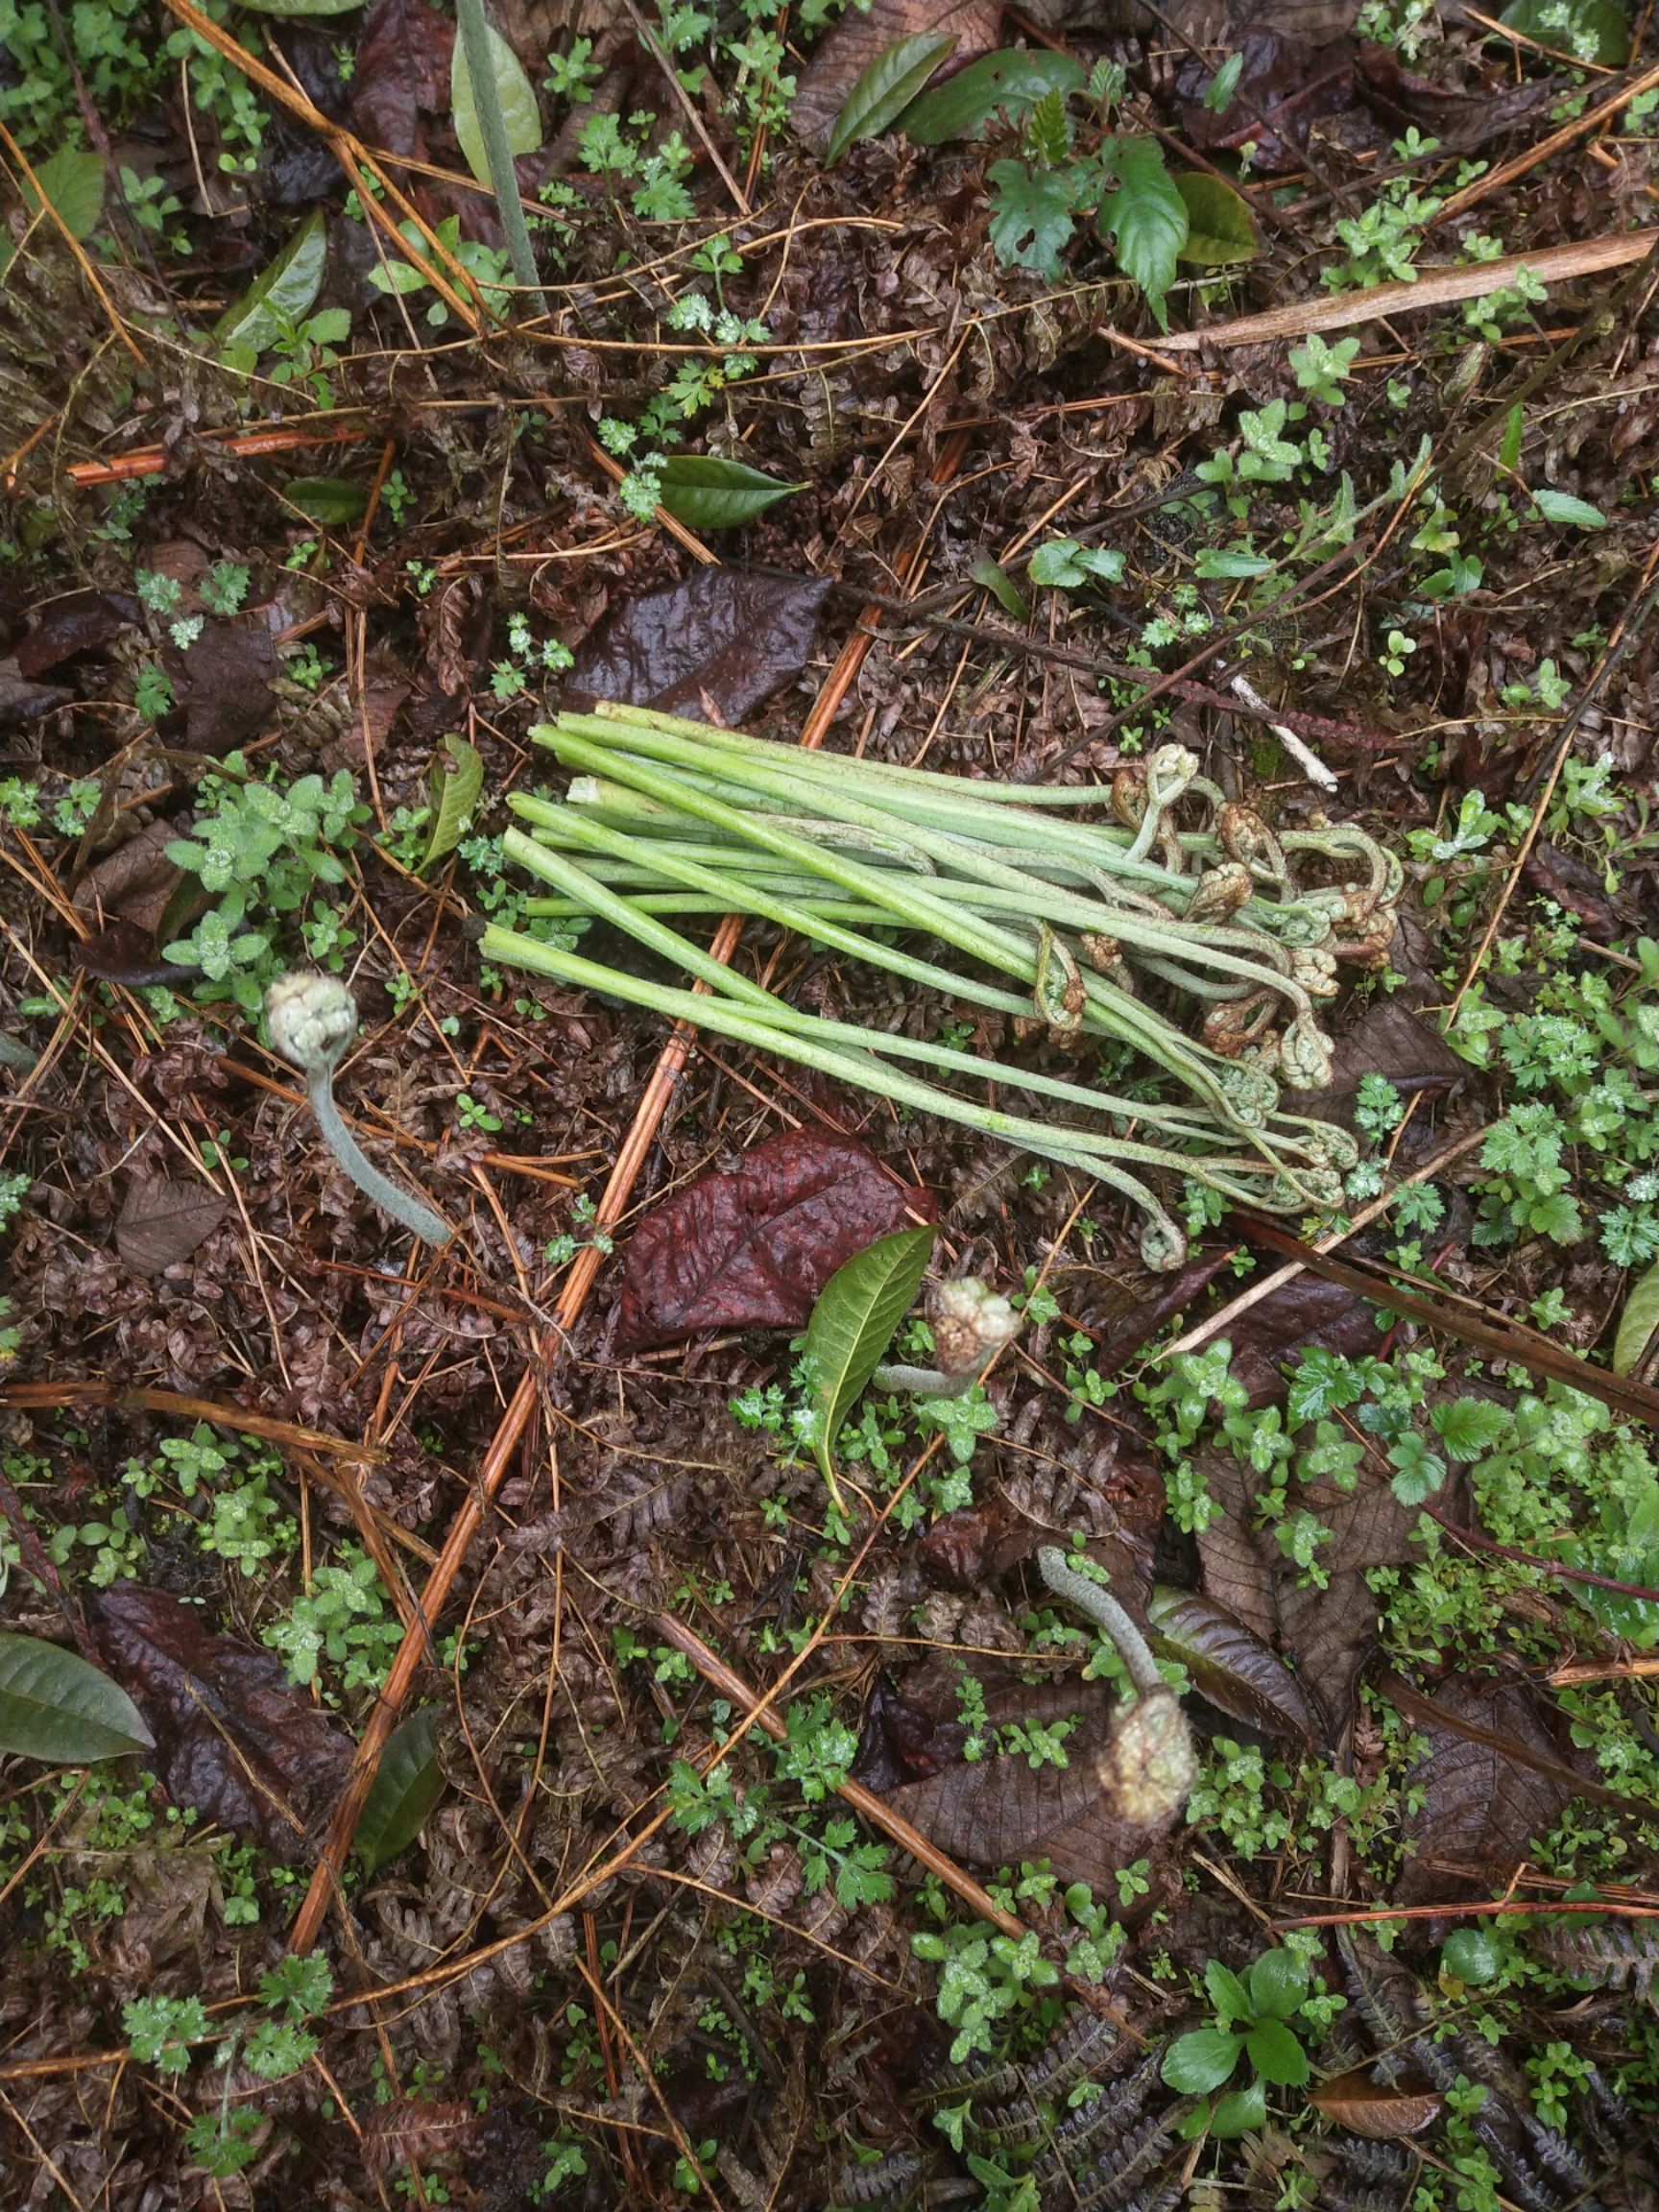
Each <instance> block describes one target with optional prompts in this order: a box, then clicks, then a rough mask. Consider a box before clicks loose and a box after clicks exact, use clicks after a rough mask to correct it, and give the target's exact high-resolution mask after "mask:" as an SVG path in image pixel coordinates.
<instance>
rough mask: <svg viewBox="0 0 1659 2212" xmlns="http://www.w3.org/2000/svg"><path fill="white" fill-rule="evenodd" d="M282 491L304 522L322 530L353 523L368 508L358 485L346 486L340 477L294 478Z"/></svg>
mask: <svg viewBox="0 0 1659 2212" xmlns="http://www.w3.org/2000/svg"><path fill="white" fill-rule="evenodd" d="M282 489H283V491H284V492H285V493H287V495H288V497H289V498H290V499H291V500H292V501H293V502H294V505H295V506H296V507H298V508H299V510H300V512H301V515H303V516H304V517H305V518H306V520H307V521H308V522H320V523H322V525H323V527H324V528H325V530H326V529H330V528H335V527H338V526H339V525H341V524H344V523H347V522H355V521H356V520H357V518H358V517H359V516H360V515H361V514H362V513H363V511H364V509H365V508H366V507H367V506H368V504H369V494H368V493H367V492H365V491H364V489H363V487H362V486H361V485H360V484H348V483H347V481H346V479H345V477H344V476H294V477H291V478H290V479H289V481H288V482H287V483H286V484H284V485H283V487H282Z"/></svg>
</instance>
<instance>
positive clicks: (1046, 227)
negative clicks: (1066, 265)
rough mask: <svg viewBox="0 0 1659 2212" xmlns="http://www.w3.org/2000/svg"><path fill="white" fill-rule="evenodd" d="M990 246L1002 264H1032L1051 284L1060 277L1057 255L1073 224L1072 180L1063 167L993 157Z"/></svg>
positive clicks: (1029, 266)
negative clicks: (1033, 165) (1035, 166)
mask: <svg viewBox="0 0 1659 2212" xmlns="http://www.w3.org/2000/svg"><path fill="white" fill-rule="evenodd" d="M985 179H986V181H987V183H988V184H989V185H990V186H991V245H992V249H993V251H994V252H995V253H996V255H997V258H998V261H1000V262H1001V263H1002V265H1003V267H1004V268H1011V269H1032V270H1035V271H1036V273H1037V275H1038V276H1041V277H1043V278H1044V279H1045V280H1046V282H1048V283H1050V284H1054V283H1058V281H1059V278H1060V255H1061V252H1062V251H1063V250H1064V249H1065V248H1066V247H1067V246H1068V245H1069V244H1070V240H1071V233H1072V231H1073V230H1075V228H1077V226H1076V224H1075V223H1074V222H1073V221H1072V220H1071V200H1072V194H1073V192H1074V190H1075V183H1074V180H1073V179H1072V177H1071V176H1070V172H1069V171H1067V170H1063V169H1027V168H1026V166H1025V164H1024V162H1023V161H993V162H992V164H991V166H990V168H989V169H987V170H986V172H985Z"/></svg>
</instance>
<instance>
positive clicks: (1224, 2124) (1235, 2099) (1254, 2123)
mask: <svg viewBox="0 0 1659 2212" xmlns="http://www.w3.org/2000/svg"><path fill="white" fill-rule="evenodd" d="M1266 2125H1267V2084H1266V2083H1265V2082H1264V2081H1252V2082H1251V2084H1250V2086H1249V2087H1248V2088H1247V2089H1234V2090H1231V2091H1230V2092H1229V2093H1228V2095H1227V2096H1225V2097H1223V2098H1222V2099H1221V2100H1220V2101H1219V2103H1218V2104H1216V2106H1215V2109H1214V2112H1212V2113H1211V2115H1210V2132H1211V2134H1212V2135H1214V2136H1216V2137H1218V2138H1219V2139H1220V2140H1221V2141H1222V2142H1223V2143H1231V2142H1232V2141H1234V2140H1235V2138H1236V2137H1238V2136H1239V2135H1252V2134H1254V2133H1255V2131H1256V2129H1257V2128H1264V2127H1265V2126H1266Z"/></svg>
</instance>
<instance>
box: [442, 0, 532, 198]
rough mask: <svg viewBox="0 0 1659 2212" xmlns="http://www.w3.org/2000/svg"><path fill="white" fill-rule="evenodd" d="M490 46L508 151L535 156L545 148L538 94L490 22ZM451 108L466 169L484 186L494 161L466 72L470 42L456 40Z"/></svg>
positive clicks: (451, 66) (467, 72) (451, 79)
mask: <svg viewBox="0 0 1659 2212" xmlns="http://www.w3.org/2000/svg"><path fill="white" fill-rule="evenodd" d="M484 29H485V31H486V33H487V34H488V36H489V40H490V74H491V76H492V77H493V80H494V84H495V96H496V98H497V99H498V100H499V101H500V103H501V120H502V121H503V122H504V123H505V124H506V126H507V146H508V150H509V152H510V153H513V154H534V153H535V151H536V149H537V148H538V147H539V146H540V145H541V109H540V108H538V107H537V105H536V89H535V86H534V85H533V84H531V82H530V80H529V78H528V77H527V76H526V75H525V74H524V65H523V63H522V62H521V61H520V60H519V59H518V57H517V54H515V53H514V51H513V49H512V47H511V46H509V45H508V43H507V41H506V39H505V38H503V37H502V36H501V34H500V32H499V31H497V30H496V28H495V26H494V24H493V23H490V22H486V24H485V26H484ZM449 102H450V106H451V107H452V108H453V109H454V111H455V135H456V137H457V139H459V141H460V144H461V151H462V153H463V154H464V155H465V156H467V166H468V168H469V169H470V170H471V172H472V174H473V176H474V177H476V178H477V180H478V181H479V183H480V184H488V183H489V181H490V157H489V156H488V155H487V154H486V153H485V151H484V127H483V125H482V124H481V123H480V122H479V120H478V103H477V102H476V100H475V99H474V98H473V96H472V76H471V72H470V71H469V68H468V66H467V41H466V40H465V39H464V38H457V39H456V41H455V55H454V59H453V60H452V61H451V62H450V64H449Z"/></svg>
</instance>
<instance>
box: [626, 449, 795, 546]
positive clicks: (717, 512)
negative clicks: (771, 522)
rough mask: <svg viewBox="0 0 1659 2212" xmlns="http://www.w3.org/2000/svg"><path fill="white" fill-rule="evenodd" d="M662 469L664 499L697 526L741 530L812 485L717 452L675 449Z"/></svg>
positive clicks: (675, 512) (689, 524) (680, 519)
mask: <svg viewBox="0 0 1659 2212" xmlns="http://www.w3.org/2000/svg"><path fill="white" fill-rule="evenodd" d="M659 474H660V481H661V491H660V492H659V493H658V495H657V496H658V501H659V504H660V505H661V506H662V507H663V508H665V509H666V510H667V512H668V513H669V514H670V515H672V516H673V517H674V519H675V520H676V521H677V522H684V523H685V526H686V527H687V529H691V530H735V529H736V528H737V527H738V526H739V524H741V523H744V522H753V521H754V519H755V517H756V516H757V515H764V514H765V512H766V510H767V508H768V507H774V506H776V505H777V503H778V501H779V500H780V499H787V498H788V496H789V494H790V493H791V492H805V489H806V486H805V483H800V484H781V483H780V482H779V480H778V478H777V477H776V476H768V475H765V474H764V473H763V472H762V471H761V470H760V469H751V468H749V467H747V466H746V465H745V464H744V463H743V462H741V461H723V460H721V459H720V458H719V457H718V455H716V454H713V453H675V454H672V455H670V457H669V458H668V459H667V460H666V461H664V462H663V464H662V466H661V470H660V472H659Z"/></svg>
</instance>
